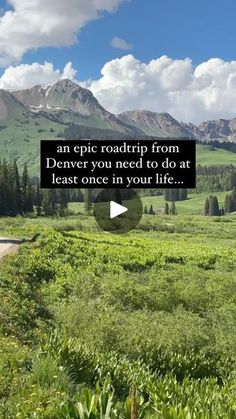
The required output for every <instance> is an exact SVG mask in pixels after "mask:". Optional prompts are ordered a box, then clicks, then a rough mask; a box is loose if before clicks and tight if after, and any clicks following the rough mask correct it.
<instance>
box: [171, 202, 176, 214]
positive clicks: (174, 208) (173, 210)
mask: <svg viewBox="0 0 236 419" xmlns="http://www.w3.org/2000/svg"><path fill="white" fill-rule="evenodd" d="M170 214H171V215H177V210H176V206H175V203H174V202H172V203H171V206H170Z"/></svg>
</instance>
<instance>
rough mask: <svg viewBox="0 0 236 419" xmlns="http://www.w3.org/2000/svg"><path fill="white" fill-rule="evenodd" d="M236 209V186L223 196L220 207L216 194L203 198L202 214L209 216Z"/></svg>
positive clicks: (227, 212) (228, 212)
mask: <svg viewBox="0 0 236 419" xmlns="http://www.w3.org/2000/svg"><path fill="white" fill-rule="evenodd" d="M235 211H236V188H234V189H233V191H232V192H231V193H229V194H227V195H226V196H225V200H224V206H223V207H222V208H220V205H219V201H218V198H217V196H213V195H211V196H209V197H208V198H206V200H205V207H204V214H205V215H209V216H211V217H214V216H219V215H224V214H230V213H232V212H235Z"/></svg>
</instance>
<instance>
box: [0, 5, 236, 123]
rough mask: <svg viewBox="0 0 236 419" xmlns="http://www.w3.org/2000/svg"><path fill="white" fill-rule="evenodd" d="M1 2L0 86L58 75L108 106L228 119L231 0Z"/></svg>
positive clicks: (233, 103)
mask: <svg viewBox="0 0 236 419" xmlns="http://www.w3.org/2000/svg"><path fill="white" fill-rule="evenodd" d="M12 3H13V4H14V7H10V5H9V4H12ZM0 9H2V11H1V15H2V17H1V18H0V88H5V89H8V90H11V89H20V88H25V87H31V86H33V85H35V84H42V83H46V84H50V83H53V82H55V81H57V80H58V79H60V78H65V77H66V78H70V79H72V80H74V81H75V82H79V83H80V84H82V86H84V87H87V88H89V89H90V90H91V91H92V92H93V94H94V95H95V96H96V97H97V99H98V100H99V101H100V103H101V104H102V105H103V106H104V107H106V108H107V109H108V110H110V111H111V112H114V113H119V112H122V111H125V110H133V109H148V110H152V111H155V112H162V111H163V112H169V113H171V114H172V115H173V116H174V117H176V118H177V119H180V120H183V121H191V122H200V121H203V120H207V119H216V118H233V117H235V116H236V100H235V98H236V48H235V46H234V45H235V39H236V24H235V20H236V19H235V16H236V2H235V0H224V2H223V1H222V0H198V1H193V0H192V1H191V0H130V1H129V0H65V1H63V0H60V1H59V0H33V1H32V2H31V1H29V0H9V3H8V5H7V3H6V2H5V1H3V0H0ZM7 10H8V11H7ZM115 37H116V38H118V39H115V40H114V38H115ZM112 40H113V42H112ZM111 43H112V45H111ZM114 44H115V45H116V46H117V44H118V46H119V44H120V47H122V44H123V46H125V45H126V44H127V48H117V47H116V48H115V47H114ZM128 46H132V48H128ZM45 62H46V63H47V64H45Z"/></svg>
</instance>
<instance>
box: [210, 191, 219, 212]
mask: <svg viewBox="0 0 236 419" xmlns="http://www.w3.org/2000/svg"><path fill="white" fill-rule="evenodd" d="M209 215H210V217H215V216H218V215H220V209H219V202H218V199H217V197H216V196H212V195H211V196H210V198H209Z"/></svg>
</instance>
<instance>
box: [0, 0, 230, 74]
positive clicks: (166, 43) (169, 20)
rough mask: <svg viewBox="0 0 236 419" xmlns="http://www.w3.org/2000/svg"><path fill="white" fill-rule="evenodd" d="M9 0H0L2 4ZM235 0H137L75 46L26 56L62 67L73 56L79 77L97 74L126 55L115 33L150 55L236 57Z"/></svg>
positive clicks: (94, 25)
mask: <svg viewBox="0 0 236 419" xmlns="http://www.w3.org/2000/svg"><path fill="white" fill-rule="evenodd" d="M5 6H6V3H5V1H3V0H0V8H5ZM235 17H236V2H235V0H224V2H223V1H222V0H198V1H189V0H178V1H177V0H146V1H145V0H131V1H130V2H128V3H124V4H122V5H121V6H120V7H119V9H118V11H117V12H116V13H112V14H110V13H104V17H103V18H101V19H99V20H94V21H91V22H89V23H88V24H87V25H86V26H85V27H84V28H83V29H82V30H81V32H80V34H79V42H78V44H77V45H74V46H72V47H63V48H40V49H39V50H37V51H36V52H30V53H27V54H25V56H24V58H23V62H26V63H31V62H33V61H37V62H41V63H43V62H44V61H45V60H46V61H52V62H53V63H54V65H55V66H56V67H57V68H62V67H63V66H64V65H65V63H67V62H68V61H72V63H73V66H74V67H75V68H78V69H79V78H80V79H88V78H90V77H91V78H97V77H99V74H100V70H101V68H102V66H103V65H104V63H106V62H107V61H109V60H111V59H113V58H117V57H121V56H122V55H124V51H122V50H118V49H114V48H112V47H111V46H110V41H111V39H112V38H113V37H114V36H118V37H121V38H123V39H125V40H127V41H128V42H130V43H132V44H133V49H132V51H131V52H132V54H133V55H134V56H135V57H136V58H138V59H140V60H142V61H145V62H147V61H150V60H151V59H153V58H157V57H159V56H161V55H168V56H170V57H172V58H178V59H180V58H186V57H190V58H192V60H193V62H194V64H198V63H200V62H202V61H205V60H207V59H209V58H211V57H220V58H223V59H224V60H233V59H236V51H235V46H234V45H235V41H234V40H235V39H236V24H235Z"/></svg>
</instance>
